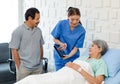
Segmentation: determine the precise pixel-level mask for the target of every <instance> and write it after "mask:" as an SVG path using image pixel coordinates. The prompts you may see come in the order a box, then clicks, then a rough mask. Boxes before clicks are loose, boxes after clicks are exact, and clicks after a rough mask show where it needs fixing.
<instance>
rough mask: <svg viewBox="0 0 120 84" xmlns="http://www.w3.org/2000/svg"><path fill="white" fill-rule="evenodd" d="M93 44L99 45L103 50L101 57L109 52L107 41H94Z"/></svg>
mask: <svg viewBox="0 0 120 84" xmlns="http://www.w3.org/2000/svg"><path fill="white" fill-rule="evenodd" d="M93 43H94V44H95V45H97V46H98V47H99V48H102V51H101V56H103V55H104V54H105V53H106V52H107V50H108V44H107V42H106V41H104V40H94V41H93Z"/></svg>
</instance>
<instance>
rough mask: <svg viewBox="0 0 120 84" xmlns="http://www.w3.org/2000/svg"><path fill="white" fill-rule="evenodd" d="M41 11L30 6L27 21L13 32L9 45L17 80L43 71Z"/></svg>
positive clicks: (26, 14) (26, 15)
mask: <svg viewBox="0 0 120 84" xmlns="http://www.w3.org/2000/svg"><path fill="white" fill-rule="evenodd" d="M39 19H40V12H39V10H38V9H36V8H29V9H28V10H27V11H26V13H25V20H26V21H25V22H24V23H23V24H22V25H20V26H19V27H18V28H17V29H15V30H14V32H13V33H12V38H11V41H10V43H9V47H10V48H11V49H12V55H13V58H14V61H15V64H16V74H17V75H16V78H17V81H19V80H20V79H22V78H24V77H26V76H28V75H30V74H39V73H41V72H42V61H41V59H42V58H43V44H44V40H43V36H42V31H41V29H40V28H38V27H37V25H38V24H39Z"/></svg>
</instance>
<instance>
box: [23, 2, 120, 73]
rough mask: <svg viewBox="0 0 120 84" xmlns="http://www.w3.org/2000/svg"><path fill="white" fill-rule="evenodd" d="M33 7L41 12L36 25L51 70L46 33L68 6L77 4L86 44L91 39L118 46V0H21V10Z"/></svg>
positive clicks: (50, 44)
mask: <svg viewBox="0 0 120 84" xmlns="http://www.w3.org/2000/svg"><path fill="white" fill-rule="evenodd" d="M31 6H35V7H37V8H38V9H39V10H40V12H41V23H40V24H39V26H40V28H41V29H42V31H43V36H44V40H45V45H44V56H45V57H47V58H48V59H49V71H51V70H53V69H54V68H53V66H54V60H53V38H52V36H51V35H50V32H51V31H52V29H53V28H54V26H55V24H56V23H57V22H58V21H59V20H60V19H66V18H67V8H68V7H69V6H75V7H78V8H79V9H80V11H81V15H82V17H81V20H82V23H83V25H84V27H85V29H86V31H87V34H86V38H85V44H84V45H85V46H84V47H86V46H87V45H88V44H89V42H90V41H92V40H93V39H103V40H106V41H107V42H108V44H109V46H110V47H111V48H120V0H24V3H23V7H24V11H23V12H25V10H26V9H27V8H29V7H31Z"/></svg>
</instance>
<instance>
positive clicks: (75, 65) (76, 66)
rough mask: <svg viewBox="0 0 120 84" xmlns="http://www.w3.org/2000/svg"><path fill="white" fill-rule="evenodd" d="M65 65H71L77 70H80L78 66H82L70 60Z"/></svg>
mask: <svg viewBox="0 0 120 84" xmlns="http://www.w3.org/2000/svg"><path fill="white" fill-rule="evenodd" d="M65 66H67V67H70V68H72V69H74V70H76V71H77V70H78V68H80V66H79V65H78V64H75V63H73V62H68V63H66V64H65Z"/></svg>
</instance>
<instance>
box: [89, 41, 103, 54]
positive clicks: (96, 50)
mask: <svg viewBox="0 0 120 84" xmlns="http://www.w3.org/2000/svg"><path fill="white" fill-rule="evenodd" d="M99 53H101V48H99V47H98V46H97V45H96V44H94V43H93V44H92V46H91V47H90V49H89V55H93V54H99Z"/></svg>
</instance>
